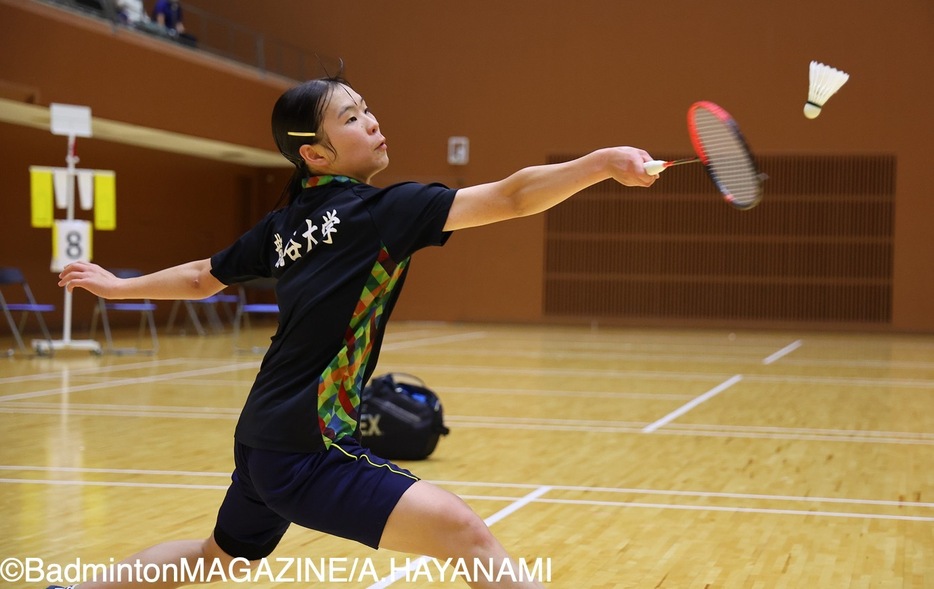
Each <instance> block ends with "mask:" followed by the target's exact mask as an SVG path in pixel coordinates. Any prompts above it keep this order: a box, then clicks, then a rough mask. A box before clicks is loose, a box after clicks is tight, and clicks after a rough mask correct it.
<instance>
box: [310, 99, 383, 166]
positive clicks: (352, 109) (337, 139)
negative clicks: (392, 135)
mask: <svg viewBox="0 0 934 589" xmlns="http://www.w3.org/2000/svg"><path fill="white" fill-rule="evenodd" d="M321 127H322V130H323V131H324V136H325V137H327V140H328V142H329V143H330V144H331V148H332V149H333V152H329V153H328V157H329V158H330V168H331V170H330V172H331V173H333V174H341V175H344V176H349V177H351V178H354V179H357V180H362V181H364V182H369V181H370V179H371V178H372V177H373V176H375V175H376V174H377V173H378V172H380V171H382V170H384V169H386V166H388V165H389V152H388V148H387V146H386V138H385V137H383V134H382V133H380V130H379V122H377V120H376V117H375V116H373V113H371V112H370V109H369V108H368V107H367V105H366V101H364V100H363V97H362V96H360V95H359V94H357V93H356V92H355V91H354V90H353V89H351V88H348V87H347V86H340V87H337V88H335V89H334V90H332V91H331V96H330V100H329V101H328V105H327V108H326V109H325V112H324V117H323V120H322V123H321Z"/></svg>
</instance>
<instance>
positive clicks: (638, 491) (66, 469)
mask: <svg viewBox="0 0 934 589" xmlns="http://www.w3.org/2000/svg"><path fill="white" fill-rule="evenodd" d="M0 471H11V472H54V473H94V474H117V475H149V476H192V477H220V478H230V473H228V472H220V471H195V470H157V469H143V468H94V467H89V466H36V465H27V464H24V465H12V464H4V465H0ZM5 480H6V481H22V480H24V479H5ZM38 480H39V481H40V482H54V481H55V479H38ZM426 482H429V483H431V484H433V485H438V486H441V487H484V488H493V489H532V490H538V489H542V488H544V487H547V488H548V489H549V490H551V491H575V492H580V493H614V494H620V495H662V496H670V497H691V498H694V499H708V498H714V499H744V500H751V501H759V500H762V501H785V502H794V503H842V504H846V505H884V506H888V507H920V508H926V509H934V503H925V502H918V501H904V500H899V501H896V500H890V499H858V498H852V499H851V498H845V497H825V496H821V495H766V494H763V493H728V492H723V491H689V490H674V489H647V488H642V487H591V486H586V485H542V484H540V483H505V482H495V483H493V482H488V481H455V480H443V479H426ZM134 484H135V485H145V484H146V483H134ZM210 488H214V487H210ZM458 495H459V494H458ZM530 495H531V493H530V494H529V495H527V496H526V497H528V496H530ZM478 497H479V498H485V499H490V500H494V499H495V500H499V501H509V502H515V501H517V500H520V499H523V498H518V497H502V496H493V495H480V496H478ZM543 501H544V500H543ZM548 501H551V500H548ZM572 501H573V500H572ZM516 509H518V507H517V508H516ZM504 511H505V510H504ZM513 511H515V509H513ZM510 513H511V512H510ZM504 515H508V514H504ZM492 517H493V516H491V518H492ZM500 519H502V518H500ZM497 521H498V520H497ZM488 523H490V524H491V523H492V522H488Z"/></svg>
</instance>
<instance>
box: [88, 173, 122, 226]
mask: <svg viewBox="0 0 934 589" xmlns="http://www.w3.org/2000/svg"><path fill="white" fill-rule="evenodd" d="M94 228H95V229H97V230H99V231H112V230H114V229H116V228H117V176H116V174H115V173H114V172H113V170H94Z"/></svg>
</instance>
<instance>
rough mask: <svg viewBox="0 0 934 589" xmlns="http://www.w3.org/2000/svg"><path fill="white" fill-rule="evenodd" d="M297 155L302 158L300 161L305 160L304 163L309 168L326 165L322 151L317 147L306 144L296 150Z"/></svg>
mask: <svg viewBox="0 0 934 589" xmlns="http://www.w3.org/2000/svg"><path fill="white" fill-rule="evenodd" d="M298 154H299V155H300V156H302V159H303V160H305V163H306V164H308V167H310V168H311V167H320V166H321V165H322V164H326V163H328V159H327V157H326V156H325V154H324V150H323V149H322V148H320V147H319V146H317V145H310V144H308V143H306V144H305V145H302V146H301V147H299V148H298Z"/></svg>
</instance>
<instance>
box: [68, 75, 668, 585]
mask: <svg viewBox="0 0 934 589" xmlns="http://www.w3.org/2000/svg"><path fill="white" fill-rule="evenodd" d="M272 130H273V135H274V136H275V140H276V144H277V145H278V147H279V150H280V151H281V152H282V154H283V155H284V156H285V157H286V158H287V159H288V160H289V161H290V162H292V163H293V164H294V165H295V172H294V174H293V176H292V180H291V181H290V184H289V186H288V187H287V189H286V193H285V194H284V196H287V198H288V204H287V205H286V206H284V207H283V208H280V209H278V210H275V211H273V212H272V213H270V214H269V215H267V216H266V218H264V219H263V220H262V221H260V222H259V224H257V225H256V226H255V227H254V228H253V229H251V230H250V231H249V232H247V233H246V234H244V235H243V236H242V237H240V238H239V240H237V241H236V242H235V243H234V244H233V245H231V246H230V247H228V248H227V249H225V250H224V251H222V252H219V253H217V254H215V255H214V256H212V257H211V258H209V259H203V260H198V261H194V262H189V263H187V264H182V265H180V266H176V267H173V268H169V269H166V270H161V271H159V272H155V273H153V274H149V275H145V276H141V277H138V278H132V279H125V280H121V279H118V278H116V277H114V276H113V275H111V274H110V273H108V272H107V271H106V270H103V269H102V268H100V267H99V266H96V265H94V264H90V263H80V262H79V263H75V264H71V265H69V266H68V267H67V268H65V270H64V271H63V272H62V274H61V277H60V278H61V281H60V283H59V284H60V285H61V286H65V287H67V288H68V289H69V290H72V289H75V288H84V289H86V290H88V291H90V292H92V293H93V294H95V295H98V296H102V297H105V298H110V299H136V298H149V299H198V298H203V297H207V296H210V295H212V294H214V293H216V292H218V291H220V290H221V289H223V288H224V287H225V286H226V285H228V284H233V283H236V282H241V281H245V280H249V279H251V278H254V277H275V278H276V279H277V286H276V294H277V297H278V303H279V306H280V322H279V326H278V329H277V331H276V333H275V335H274V336H273V338H272V343H271V345H270V347H269V350H268V352H267V353H266V356H265V357H264V359H263V362H262V366H261V367H260V370H259V373H258V374H257V376H256V380H255V382H254V384H253V387H252V389H251V391H250V394H249V397H248V398H247V400H246V404H245V406H244V408H243V411H242V413H241V416H240V420H239V422H238V424H237V428H236V433H235V448H234V459H235V469H234V472H233V475H232V483H231V485H230V488H229V489H228V492H227V496H226V498H225V499H224V502H223V504H222V505H221V507H220V510H219V513H218V516H217V523H216V526H215V528H214V531H213V533H212V534H211V535H210V536H209V537H208V538H207V539H206V540H193V541H178V542H169V543H165V544H160V545H158V546H155V547H152V548H149V549H147V550H144V551H142V552H140V553H139V554H136V555H134V556H132V557H130V558H129V559H127V561H124V562H131V563H136V562H140V563H155V564H160V563H179V562H180V561H181V560H183V559H187V560H188V561H190V562H195V561H196V560H197V559H207V560H208V561H210V562H212V563H213V562H215V560H214V559H217V562H218V563H220V564H221V565H224V566H226V564H227V563H229V562H231V561H232V560H233V559H235V558H239V559H248V560H250V561H253V562H258V561H259V560H260V559H262V558H264V557H266V556H268V555H270V554H271V553H272V551H273V550H274V549H275V547H276V544H277V543H278V542H279V540H280V539H281V538H282V535H283V534H284V533H285V531H286V528H288V527H289V525H290V524H291V523H296V524H298V525H300V526H304V527H307V528H311V529H314V530H318V531H321V532H325V533H328V534H334V535H337V536H341V537H344V538H349V539H352V540H356V541H358V542H361V543H363V544H366V545H368V546H371V547H373V548H387V549H390V550H397V551H401V552H406V553H416V554H423V555H428V556H432V557H436V558H439V559H442V560H443V559H447V558H453V559H464V560H465V561H470V560H472V559H482V560H481V562H484V563H487V562H497V563H499V562H502V561H503V560H504V559H507V558H508V556H507V554H506V551H505V549H504V548H503V546H502V545H500V543H499V542H498V541H497V540H496V539H495V538H494V537H493V535H492V534H491V533H490V530H489V529H488V528H487V527H486V525H485V524H484V523H483V520H482V519H481V518H480V517H479V516H477V515H476V514H475V513H474V512H473V511H472V510H471V509H470V508H469V507H468V506H467V505H466V504H465V503H464V502H463V501H461V500H460V499H459V498H458V497H456V496H455V495H453V494H451V493H449V492H447V491H444V490H442V489H440V488H438V487H436V486H433V485H431V484H429V483H427V482H424V481H420V480H418V478H417V477H415V476H414V475H412V474H411V473H410V472H408V471H406V470H404V469H402V468H399V467H397V466H395V465H393V464H392V463H390V462H388V461H386V460H383V459H380V458H377V457H376V456H373V455H372V454H370V453H369V452H368V451H367V450H365V449H363V448H362V447H361V446H360V445H359V444H358V443H357V441H356V440H355V439H354V437H353V435H352V434H353V432H354V430H355V428H356V427H357V419H358V416H357V407H358V405H359V400H360V391H361V390H362V388H363V386H364V384H365V383H366V382H367V380H368V379H369V377H370V375H371V374H372V373H373V370H374V368H375V367H376V361H377V357H378V355H379V349H380V344H381V342H382V337H383V332H384V330H385V328H386V322H387V320H388V319H389V315H390V313H391V311H392V308H393V305H394V303H395V301H396V299H397V297H398V296H399V292H400V291H401V287H402V284H403V281H404V279H405V274H406V269H407V267H408V262H409V258H410V257H411V255H412V254H413V253H414V252H415V251H417V250H419V249H421V248H424V247H427V246H430V245H443V244H444V242H445V241H446V240H447V239H448V237H449V235H450V232H452V231H455V230H458V229H465V228H468V227H475V226H479V225H486V224H489V223H494V222H497V221H503V220H506V219H511V218H514V217H521V216H524V215H531V214H534V213H538V212H540V211H544V210H546V209H548V208H549V207H552V206H554V205H556V204H557V203H559V202H561V201H563V200H565V199H566V198H568V197H570V196H571V195H573V194H575V193H576V192H578V191H580V190H582V189H583V188H586V187H587V186H590V185H592V184H595V183H597V182H599V181H602V180H605V179H608V178H612V179H614V180H616V181H618V182H620V183H622V184H625V185H627V186H650V185H651V184H652V183H653V182H654V181H655V179H656V177H655V176H650V175H647V174H646V173H645V170H644V169H643V164H644V162H647V161H649V160H651V159H652V158H651V157H650V156H649V154H647V153H646V152H645V151H642V150H639V149H634V148H631V147H616V148H607V149H600V150H598V151H594V152H592V153H590V154H589V155H586V156H583V157H581V158H579V159H577V160H574V161H571V162H566V163H561V164H554V165H543V166H533V167H528V168H524V169H522V170H520V171H518V172H516V173H514V174H512V175H511V176H509V177H507V178H505V179H503V180H500V181H498V182H492V183H489V184H482V185H478V186H472V187H468V188H462V189H459V190H451V189H448V188H447V187H444V186H441V185H438V184H431V185H423V184H416V183H403V184H398V185H394V186H390V187H388V188H376V187H374V186H371V185H370V181H371V180H372V179H373V177H374V176H375V175H376V174H377V173H379V172H380V171H382V170H383V169H385V168H386V166H387V165H388V163H389V156H388V151H387V144H386V139H385V137H383V135H382V133H381V132H380V127H379V123H378V122H377V120H376V117H374V116H373V114H372V113H371V112H370V109H369V108H368V107H367V104H366V101H365V100H364V99H363V97H362V96H360V94H358V93H357V92H356V91H355V90H354V89H353V88H352V87H351V86H350V85H349V84H348V83H347V82H346V81H344V80H342V79H340V78H323V79H318V80H312V81H309V82H306V83H304V84H302V85H300V86H297V87H295V88H293V89H291V90H289V91H287V92H285V93H284V94H283V95H282V96H281V97H280V99H279V100H278V102H277V103H276V105H275V108H274V110H273V114H272ZM207 569H209V566H208V567H206V570H207ZM164 581H165V582H162V583H159V584H154V585H153V586H156V585H158V586H163V587H170V586H174V585H173V584H171V583H169V582H168V581H167V580H164ZM514 581H516V580H515V579H508V580H505V581H503V582H501V583H500V584H496V583H487V582H486V581H485V580H484V579H478V580H476V583H471V584H472V585H473V586H477V587H488V586H489V587H493V586H507V585H508V586H517V587H518V586H529V587H531V586H537V585H535V584H533V583H521V582H514ZM98 586H99V584H97V583H87V584H84V585H82V588H83V589H93V588H94V587H98ZM100 586H104V585H100ZM110 586H115V585H110Z"/></svg>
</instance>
